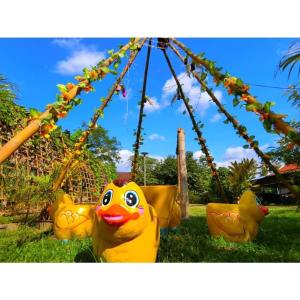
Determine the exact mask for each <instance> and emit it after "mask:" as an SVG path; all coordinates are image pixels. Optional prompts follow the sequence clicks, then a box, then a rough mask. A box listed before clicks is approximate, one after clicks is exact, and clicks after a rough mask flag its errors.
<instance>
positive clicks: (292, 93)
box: [279, 42, 300, 109]
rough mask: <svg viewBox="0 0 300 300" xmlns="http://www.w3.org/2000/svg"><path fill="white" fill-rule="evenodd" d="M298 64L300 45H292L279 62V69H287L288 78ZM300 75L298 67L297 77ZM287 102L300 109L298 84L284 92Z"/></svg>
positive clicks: (290, 86)
mask: <svg viewBox="0 0 300 300" xmlns="http://www.w3.org/2000/svg"><path fill="white" fill-rule="evenodd" d="M299 62H300V43H299V42H296V43H293V44H292V45H291V46H290V47H289V49H288V51H287V54H286V55H285V56H283V57H282V59H281V60H280V62H279V69H281V70H282V71H284V70H286V69H288V68H289V73H288V77H290V75H291V72H292V70H293V69H294V67H295V65H296V64H297V63H299ZM299 75H300V66H299V69H298V77H299ZM286 95H287V96H288V100H290V101H291V102H292V104H293V106H295V107H296V108H298V109H300V82H297V83H296V84H292V85H289V89H288V90H287V92H286Z"/></svg>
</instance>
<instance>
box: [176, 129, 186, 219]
mask: <svg viewBox="0 0 300 300" xmlns="http://www.w3.org/2000/svg"><path fill="white" fill-rule="evenodd" d="M177 133H178V136H177V140H178V167H179V168H178V179H179V182H178V187H179V196H180V208H181V218H182V219H188V217H189V197H188V183H187V169H186V158H185V135H184V130H183V129H182V128H179V129H178V131H177Z"/></svg>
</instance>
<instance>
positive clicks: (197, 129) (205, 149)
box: [162, 49, 228, 202]
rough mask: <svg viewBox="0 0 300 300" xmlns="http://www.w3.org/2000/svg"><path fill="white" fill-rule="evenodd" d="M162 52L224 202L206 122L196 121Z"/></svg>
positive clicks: (167, 58) (169, 62)
mask: <svg viewBox="0 0 300 300" xmlns="http://www.w3.org/2000/svg"><path fill="white" fill-rule="evenodd" d="M162 52H163V54H164V56H165V59H166V61H167V64H168V66H169V68H170V71H171V73H172V75H173V77H174V79H175V81H176V84H177V87H178V91H179V93H180V98H181V99H182V100H183V102H184V105H185V107H186V110H187V112H188V113H189V116H190V118H191V121H192V124H193V130H194V131H195V132H196V134H197V136H198V138H197V139H196V140H198V143H199V145H200V147H201V150H202V152H203V153H204V154H205V158H206V161H207V164H208V166H209V167H210V169H211V174H212V176H213V178H214V179H215V182H216V184H217V189H218V192H219V194H220V196H221V197H222V199H223V200H224V202H228V199H227V196H226V194H225V192H224V190H223V187H222V184H221V181H220V178H219V175H218V171H217V168H216V164H215V163H214V162H213V161H214V159H213V157H212V156H211V155H210V153H209V149H208V147H207V146H206V140H205V139H204V138H203V134H202V131H201V130H200V128H203V126H204V124H202V123H201V122H198V123H197V122H196V120H195V116H194V114H193V107H192V105H190V104H189V99H188V98H186V97H185V95H184V93H183V90H182V87H181V84H180V82H179V80H178V78H177V76H176V73H175V71H174V69H173V67H172V64H171V61H170V59H169V57H168V55H167V53H166V49H162Z"/></svg>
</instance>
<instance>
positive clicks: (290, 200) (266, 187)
mask: <svg viewBox="0 0 300 300" xmlns="http://www.w3.org/2000/svg"><path fill="white" fill-rule="evenodd" d="M279 173H280V174H281V175H282V176H283V177H284V178H285V179H287V180H288V181H289V182H290V183H291V184H294V185H298V186H300V166H299V165H297V164H289V165H285V166H283V167H281V168H280V169H279ZM254 185H256V186H258V188H259V191H260V192H259V193H258V196H259V198H260V199H261V201H262V202H263V203H264V204H270V203H275V204H294V203H295V201H296V200H295V199H294V196H293V195H292V194H291V193H290V191H289V190H288V189H287V188H286V187H285V186H284V185H283V184H282V183H281V182H280V181H278V179H277V178H276V176H275V175H274V174H273V173H271V174H268V175H267V176H263V177H259V178H256V179H255V180H254Z"/></svg>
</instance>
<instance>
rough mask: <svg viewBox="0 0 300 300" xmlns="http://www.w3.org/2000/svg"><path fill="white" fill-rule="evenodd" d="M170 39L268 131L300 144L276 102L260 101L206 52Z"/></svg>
mask: <svg viewBox="0 0 300 300" xmlns="http://www.w3.org/2000/svg"><path fill="white" fill-rule="evenodd" d="M170 39H171V40H172V42H173V43H174V44H175V45H177V46H178V47H179V48H181V49H182V50H183V51H184V52H185V53H186V55H187V56H189V57H191V58H192V60H193V63H194V64H196V65H200V66H203V67H204V68H205V69H206V70H207V71H208V72H209V74H211V75H212V76H213V78H214V82H215V83H216V85H217V86H218V85H219V84H221V83H222V84H223V86H224V87H225V88H226V89H227V92H228V94H229V95H231V94H232V95H234V99H233V104H234V106H237V105H238V104H240V103H241V102H242V101H244V102H245V108H246V110H247V111H252V112H254V113H256V114H257V115H259V119H260V121H262V122H263V125H264V128H265V129H266V131H267V132H271V133H277V134H284V135H286V136H289V137H290V139H291V140H292V141H293V143H295V144H297V145H300V134H299V133H298V132H297V130H296V129H295V128H293V127H292V126H290V125H289V124H288V123H287V122H285V121H284V120H283V118H285V117H286V115H283V114H276V113H274V112H273V111H271V107H272V106H273V105H274V104H275V103H274V102H270V101H267V102H266V103H265V104H262V103H260V102H259V101H258V100H257V99H256V97H254V96H253V95H251V94H250V92H249V89H250V87H249V85H246V84H245V83H244V82H243V81H242V80H241V79H240V78H237V77H233V76H231V75H230V74H229V73H225V74H223V73H221V70H222V68H219V67H216V66H215V62H213V61H210V60H208V59H207V58H205V57H204V53H201V54H199V55H196V54H194V53H193V52H192V51H191V50H190V49H188V48H187V47H186V46H185V45H184V44H183V43H181V42H179V41H177V40H176V39H174V38H170Z"/></svg>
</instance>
